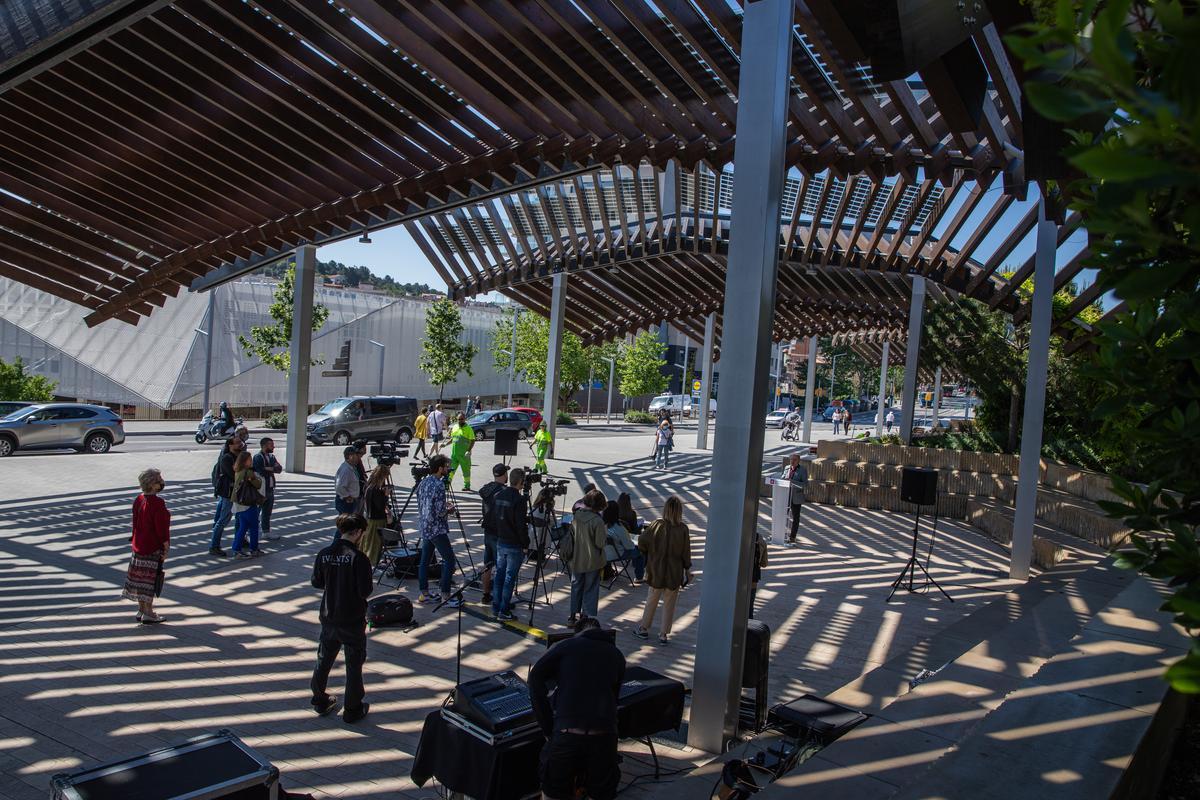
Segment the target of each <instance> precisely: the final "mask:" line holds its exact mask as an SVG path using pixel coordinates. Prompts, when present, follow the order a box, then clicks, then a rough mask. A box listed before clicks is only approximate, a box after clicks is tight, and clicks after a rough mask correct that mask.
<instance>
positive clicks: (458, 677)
mask: <svg viewBox="0 0 1200 800" xmlns="http://www.w3.org/2000/svg"><path fill="white" fill-rule="evenodd" d="M478 578H479V573H478V572H476V573H475V575H474V576H472V578H471V580H469V581H465V582H464V583H463V585H462V586H459V587H458V588H457V589H455V590H454V591H453V592H451V593H450V594H449V595H447V596H446V597H445V598H443V600H442V602H440V603H438V604H437V605H436V606H434V607H433V610H434V611H435V612H436V611H440V610H441V608H442V606H444V605H446V604H447V603H449V602H450V601H451V600H453V599H454V598H456V597H457V598H458V608H456V609H455V610H456V611H458V635H457V639H456V641H455V644H454V686H455V688H457V687H458V685H459V684H460V683H462V618H463V606H464V605H466V601H465V600H464V599H463V592H465V591H466V590H467V587H468V586H469V585H471V583H472V582H473V581H475V580H477V579H478Z"/></svg>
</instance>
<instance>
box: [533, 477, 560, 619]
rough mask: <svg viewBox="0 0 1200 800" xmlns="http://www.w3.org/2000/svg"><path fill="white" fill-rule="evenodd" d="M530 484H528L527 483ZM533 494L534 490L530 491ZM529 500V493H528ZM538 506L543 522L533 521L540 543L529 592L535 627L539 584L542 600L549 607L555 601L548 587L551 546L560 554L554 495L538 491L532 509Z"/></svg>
mask: <svg viewBox="0 0 1200 800" xmlns="http://www.w3.org/2000/svg"><path fill="white" fill-rule="evenodd" d="M527 486H528V484H527ZM529 494H532V492H529ZM526 500H528V494H527V495H526ZM534 507H537V508H540V509H541V510H542V514H543V519H542V521H541V522H532V523H531V524H532V526H533V542H534V543H535V544H537V545H538V547H537V549H536V550H535V552H536V553H537V557H536V558H534V559H533V586H532V587H531V589H530V592H529V600H528V604H529V606H528V607H529V626H530V627H533V615H534V610H535V607H536V606H537V603H538V599H537V594H538V585H539V584H540V585H541V587H542V602H544V603H545V604H546V605H547V606H548V607H553V606H554V603H552V602H551V601H550V590H549V589H548V588H547V587H546V563H547V562H548V561H549V560H550V548H552V547H553V548H554V554H555V555H558V545H557V544H555V542H554V538H553V536H551V533H550V532H551V531H552V530H554V528H555V527H557V526H558V516H557V514H556V513H555V511H554V495H553V494H550V493H549V492H548V491H547V490H546V489H542V490H541V491H540V492H538V499H537V501H536V502H535V503H533V504H531V509H532V508H534ZM539 531H540V533H539Z"/></svg>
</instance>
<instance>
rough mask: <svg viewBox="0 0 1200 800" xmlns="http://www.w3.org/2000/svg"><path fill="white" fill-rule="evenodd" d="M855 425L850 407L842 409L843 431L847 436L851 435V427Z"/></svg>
mask: <svg viewBox="0 0 1200 800" xmlns="http://www.w3.org/2000/svg"><path fill="white" fill-rule="evenodd" d="M853 426H854V414H852V413H851V412H850V409H848V408H844V409H842V433H843V434H845V435H846V436H849V435H850V429H851V428H852V427H853Z"/></svg>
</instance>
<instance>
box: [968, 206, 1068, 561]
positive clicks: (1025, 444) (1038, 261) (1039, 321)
mask: <svg viewBox="0 0 1200 800" xmlns="http://www.w3.org/2000/svg"><path fill="white" fill-rule="evenodd" d="M1057 250H1058V226H1057V225H1055V223H1054V221H1053V220H1050V219H1047V218H1046V198H1045V196H1044V195H1043V197H1042V199H1041V201H1040V203H1039V205H1038V226H1037V250H1036V252H1035V254H1034V268H1033V299H1032V301H1031V302H1030V305H1031V308H1030V311H1031V312H1032V313H1031V315H1030V323H1029V367H1028V371H1027V372H1026V374H1025V418H1024V420H1023V422H1022V423H1021V464H1020V466H1019V467H1018V472H1017V507H1016V512H1015V514H1014V516H1013V537H1012V561H1011V562H1010V563H1009V567H1008V574H1009V576H1010V577H1012V578H1016V579H1018V580H1024V579H1026V578H1028V577H1029V564H1030V562H1031V561H1032V559H1033V525H1034V516H1035V514H1036V512H1037V490H1038V483H1039V479H1040V477H1041V460H1042V422H1043V420H1044V418H1045V414H1046V368H1047V362H1048V361H1049V359H1050V314H1051V311H1052V308H1053V299H1054V272H1055V266H1054V260H1055V256H1056V254H1057ZM968 399H969V398H968Z"/></svg>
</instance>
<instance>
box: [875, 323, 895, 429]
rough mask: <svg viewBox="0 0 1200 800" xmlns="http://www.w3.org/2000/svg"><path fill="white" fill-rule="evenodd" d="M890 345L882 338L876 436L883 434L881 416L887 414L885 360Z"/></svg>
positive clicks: (886, 359) (886, 360)
mask: <svg viewBox="0 0 1200 800" xmlns="http://www.w3.org/2000/svg"><path fill="white" fill-rule="evenodd" d="M890 345H891V342H890V341H888V340H887V339H884V340H883V360H882V361H880V362H879V402H878V403H877V404H876V411H875V435H876V436H877V437H878V436H883V418H884V417H886V416H887V408H886V404H885V403H884V398H886V397H887V367H888V365H887V362H888V348H889V346H890Z"/></svg>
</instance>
